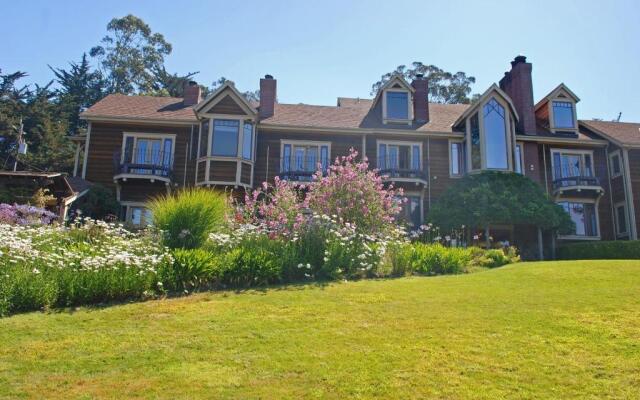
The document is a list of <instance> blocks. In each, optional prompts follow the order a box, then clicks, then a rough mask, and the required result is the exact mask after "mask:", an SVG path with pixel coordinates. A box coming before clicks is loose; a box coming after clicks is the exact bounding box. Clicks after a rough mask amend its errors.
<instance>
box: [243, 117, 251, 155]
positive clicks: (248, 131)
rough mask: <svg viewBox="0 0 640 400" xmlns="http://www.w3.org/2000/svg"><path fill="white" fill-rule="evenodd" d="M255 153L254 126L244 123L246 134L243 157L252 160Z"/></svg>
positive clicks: (244, 136)
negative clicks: (252, 154)
mask: <svg viewBox="0 0 640 400" xmlns="http://www.w3.org/2000/svg"><path fill="white" fill-rule="evenodd" d="M252 152H253V125H252V124H249V123H246V122H245V123H244V134H243V137H242V157H243V158H245V159H247V160H251V153H252Z"/></svg>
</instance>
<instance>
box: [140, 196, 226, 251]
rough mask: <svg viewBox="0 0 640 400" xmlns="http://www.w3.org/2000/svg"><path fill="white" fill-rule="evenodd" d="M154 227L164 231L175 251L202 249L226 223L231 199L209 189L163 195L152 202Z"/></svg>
mask: <svg viewBox="0 0 640 400" xmlns="http://www.w3.org/2000/svg"><path fill="white" fill-rule="evenodd" d="M149 208H150V209H151V211H152V213H153V224H154V226H155V227H157V228H158V229H160V230H161V231H162V232H163V235H164V236H163V237H164V243H165V244H166V245H167V246H168V247H171V248H174V249H175V248H185V249H194V248H197V247H201V246H202V245H203V244H204V243H205V241H206V240H207V237H208V235H209V233H211V232H213V231H215V230H218V229H220V228H221V227H222V226H223V225H224V223H225V217H226V214H227V210H228V208H227V199H226V196H225V194H224V193H220V192H217V191H213V190H210V189H205V188H187V189H182V190H180V191H179V192H177V193H174V194H170V195H166V196H160V197H158V198H156V199H154V200H152V201H151V202H150V203H149Z"/></svg>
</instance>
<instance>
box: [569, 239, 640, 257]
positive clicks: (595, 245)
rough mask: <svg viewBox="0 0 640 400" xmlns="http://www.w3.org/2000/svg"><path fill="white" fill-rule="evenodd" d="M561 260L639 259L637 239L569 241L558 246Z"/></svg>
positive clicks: (639, 246)
mask: <svg viewBox="0 0 640 400" xmlns="http://www.w3.org/2000/svg"><path fill="white" fill-rule="evenodd" d="M557 255H558V258H559V259H561V260H600V259H628V260H637V259H640V241H639V240H615V241H604V242H588V243H586V242H585V243H571V244H567V245H564V246H561V247H559V248H558V252H557Z"/></svg>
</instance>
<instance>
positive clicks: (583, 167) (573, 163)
mask: <svg viewBox="0 0 640 400" xmlns="http://www.w3.org/2000/svg"><path fill="white" fill-rule="evenodd" d="M552 154H553V178H554V179H562V178H573V177H592V176H593V167H592V164H591V152H588V153H586V152H571V151H563V150H552Z"/></svg>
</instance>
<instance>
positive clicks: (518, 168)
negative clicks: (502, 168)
mask: <svg viewBox="0 0 640 400" xmlns="http://www.w3.org/2000/svg"><path fill="white" fill-rule="evenodd" d="M513 162H514V166H513V167H514V168H513V170H514V172H515V173H517V174H524V160H523V155H522V143H516V149H515V153H514V159H513Z"/></svg>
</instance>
